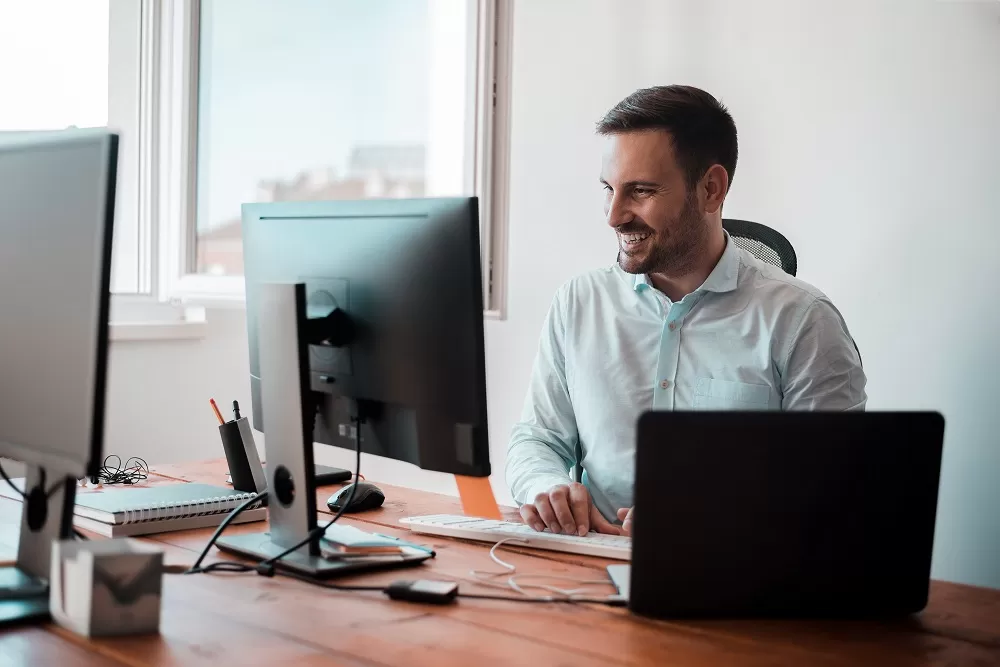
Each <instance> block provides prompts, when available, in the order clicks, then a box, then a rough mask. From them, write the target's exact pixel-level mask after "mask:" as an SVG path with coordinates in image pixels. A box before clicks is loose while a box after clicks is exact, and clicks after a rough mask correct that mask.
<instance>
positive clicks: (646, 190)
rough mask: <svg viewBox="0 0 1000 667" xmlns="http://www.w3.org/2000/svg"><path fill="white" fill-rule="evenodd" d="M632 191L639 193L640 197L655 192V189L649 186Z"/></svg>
mask: <svg viewBox="0 0 1000 667" xmlns="http://www.w3.org/2000/svg"><path fill="white" fill-rule="evenodd" d="M632 192H633V193H635V194H636V195H638V196H639V197H646V196H648V195H651V194H653V191H652V190H650V189H649V188H636V189H635V190H633V191H632Z"/></svg>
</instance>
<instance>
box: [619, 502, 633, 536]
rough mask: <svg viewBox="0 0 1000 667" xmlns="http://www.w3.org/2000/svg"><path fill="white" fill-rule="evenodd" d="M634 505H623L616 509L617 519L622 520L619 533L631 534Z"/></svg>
mask: <svg viewBox="0 0 1000 667" xmlns="http://www.w3.org/2000/svg"><path fill="white" fill-rule="evenodd" d="M634 511H635V507H623V508H621V509H620V510H618V520H619V521H621V522H622V527H621V534H622V535H628V536H629V537H631V536H632V513H633V512H634Z"/></svg>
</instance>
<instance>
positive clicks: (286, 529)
mask: <svg viewBox="0 0 1000 667" xmlns="http://www.w3.org/2000/svg"><path fill="white" fill-rule="evenodd" d="M243 258H244V274H245V279H246V300H247V329H248V336H249V343H250V384H251V394H252V398H253V424H254V427H255V428H257V429H258V430H261V431H263V432H264V434H265V448H266V450H267V451H266V460H267V464H268V468H267V485H268V489H269V494H270V495H269V501H268V502H269V516H270V531H269V532H267V533H257V534H247V535H234V536H225V537H223V538H222V539H220V540H219V542H218V546H219V547H220V548H222V549H224V550H227V551H232V552H235V553H239V554H242V555H245V556H250V557H254V558H263V559H269V558H275V556H276V554H279V553H283V552H284V551H285V550H286V549H288V548H291V547H292V546H293V545H296V544H300V543H301V542H302V540H303V539H308V538H307V536H308V535H310V534H311V533H312V531H314V529H315V527H316V493H315V485H314V483H313V481H312V479H311V476H306V474H305V472H306V471H307V470H311V468H312V464H313V461H312V446H313V443H314V442H321V443H326V444H330V445H334V446H338V447H345V448H350V449H355V448H356V447H360V449H361V451H364V452H366V453H369V454H375V455H378V456H385V457H390V458H394V459H398V460H401V461H408V462H410V463H413V464H414V465H417V466H419V467H421V468H423V469H426V470H436V471H441V472H447V473H454V474H457V475H466V476H475V477H486V476H488V475H489V474H490V463H489V444H488V440H487V421H486V368H485V366H486V362H485V344H484V334H483V289H482V267H481V261H480V245H479V221H478V201H477V200H476V199H475V198H442V199H433V198H429V199H378V200H363V201H330V202H287V203H266V204H244V206H243ZM355 428H357V429H359V430H358V431H357V432H356V431H355V430H354V429H355ZM279 565H281V566H284V567H287V568H289V569H293V570H297V571H298V572H299V573H301V574H305V575H309V576H315V577H322V576H325V570H326V569H328V567H329V564H328V563H324V561H323V559H322V558H321V557H320V556H319V548H318V543H317V542H316V541H315V540H311V541H310V543H309V544H308V545H307V548H305V547H304V548H302V549H298V550H296V551H294V552H293V553H291V554H288V555H287V556H283V557H282V559H281V561H280V563H279Z"/></svg>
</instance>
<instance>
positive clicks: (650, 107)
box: [597, 86, 738, 188]
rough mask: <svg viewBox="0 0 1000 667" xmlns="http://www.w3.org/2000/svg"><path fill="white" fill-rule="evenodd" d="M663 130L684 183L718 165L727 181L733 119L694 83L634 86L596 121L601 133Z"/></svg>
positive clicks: (731, 157)
mask: <svg viewBox="0 0 1000 667" xmlns="http://www.w3.org/2000/svg"><path fill="white" fill-rule="evenodd" d="M640 130H665V131H667V132H669V133H670V136H671V138H672V139H673V143H674V152H675V153H676V155H677V162H678V164H679V166H680V167H681V169H682V170H683V171H684V176H685V178H686V180H687V185H688V187H689V188H690V187H694V186H695V185H696V184H697V183H698V181H700V180H701V177H702V176H704V175H705V172H706V171H708V168H709V167H711V166H712V165H713V164H721V165H722V166H723V167H724V168H725V170H726V173H727V174H728V175H729V183H730V185H731V184H732V182H733V173H734V172H735V171H736V155H737V152H738V151H737V143H736V123H735V122H733V117H732V116H731V115H730V114H729V111H728V110H727V109H726V107H725V106H723V105H722V103H721V102H719V101H718V100H717V99H715V98H714V97H712V96H711V95H709V94H708V93H706V92H705V91H704V90H701V89H699V88H695V87H693V86H655V87H653V88H642V89H640V90H637V91H635V92H634V93H632V94H631V95H629V96H628V97H626V98H625V99H624V100H622V101H621V102H619V103H618V104H616V105H615V107H614V108H613V109H612V110H611V111H609V112H608V113H606V114H605V115H604V118H602V119H601V120H600V122H598V123H597V133H598V134H602V135H608V134H622V133H625V132H638V131H640Z"/></svg>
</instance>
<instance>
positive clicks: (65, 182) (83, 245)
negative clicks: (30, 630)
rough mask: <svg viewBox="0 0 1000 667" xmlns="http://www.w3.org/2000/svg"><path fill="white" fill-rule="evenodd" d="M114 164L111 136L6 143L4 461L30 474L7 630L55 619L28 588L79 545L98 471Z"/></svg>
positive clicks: (1, 616) (0, 375) (2, 167)
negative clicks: (55, 552)
mask: <svg viewBox="0 0 1000 667" xmlns="http://www.w3.org/2000/svg"><path fill="white" fill-rule="evenodd" d="M117 155H118V137H117V135H116V134H113V133H110V132H106V131H103V130H71V131H60V132H39V133H24V134H15V135H7V136H5V137H4V138H3V139H0V314H2V315H0V317H2V324H0V386H2V388H3V390H2V394H0V456H3V457H8V458H12V459H16V460H18V461H21V462H23V463H25V464H27V472H26V475H25V484H24V488H23V493H24V494H25V498H24V503H23V509H22V525H21V537H20V542H19V544H18V555H17V567H16V568H0V622H3V621H5V620H9V619H22V618H26V617H32V616H37V615H41V616H44V615H45V613H47V599H48V598H47V594H44V596H42V595H41V592H44V590H45V589H44V586H39V585H38V584H37V582H34V583H33V582H31V581H30V579H31V577H32V576H34V577H41V578H47V577H48V574H49V554H50V550H51V545H52V540H53V539H61V538H65V537H69V536H70V535H71V529H72V525H71V522H72V508H73V503H74V499H75V498H74V488H75V483H76V478H79V477H83V476H84V475H90V474H96V473H97V471H98V468H99V467H100V463H101V444H102V436H103V424H104V387H105V367H106V363H107V349H108V309H109V303H110V296H109V290H110V281H111V237H112V223H113V219H114V204H115V180H116V165H117ZM3 483H6V482H4V481H3V480H0V484H3ZM22 593H23V595H22Z"/></svg>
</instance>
